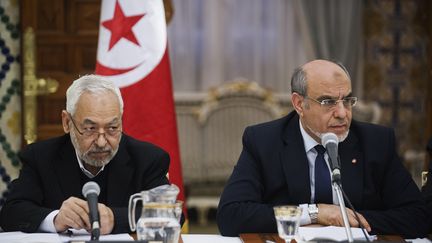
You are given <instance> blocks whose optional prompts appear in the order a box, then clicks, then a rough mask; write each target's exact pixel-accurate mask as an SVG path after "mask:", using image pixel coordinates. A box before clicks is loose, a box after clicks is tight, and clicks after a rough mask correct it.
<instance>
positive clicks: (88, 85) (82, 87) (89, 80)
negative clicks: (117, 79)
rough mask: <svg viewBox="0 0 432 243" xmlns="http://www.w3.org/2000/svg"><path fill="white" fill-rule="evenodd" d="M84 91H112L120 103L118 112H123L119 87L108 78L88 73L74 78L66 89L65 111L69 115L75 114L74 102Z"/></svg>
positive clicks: (97, 92) (98, 92)
mask: <svg viewBox="0 0 432 243" xmlns="http://www.w3.org/2000/svg"><path fill="white" fill-rule="evenodd" d="M85 92H89V93H96V94H100V93H104V92H113V93H114V94H115V95H116V96H117V98H118V101H119V104H120V113H121V114H123V99H122V96H121V93H120V89H119V88H118V87H117V86H116V85H115V84H114V83H113V82H112V81H111V80H109V79H106V78H104V77H102V76H99V75H94V74H89V75H85V76H82V77H80V78H78V79H77V80H75V81H74V82H73V83H72V85H71V86H70V87H69V88H68V89H67V91H66V111H67V112H69V113H70V114H71V115H74V114H75V111H76V104H77V102H78V100H79V98H80V97H81V95H82V94H83V93H85Z"/></svg>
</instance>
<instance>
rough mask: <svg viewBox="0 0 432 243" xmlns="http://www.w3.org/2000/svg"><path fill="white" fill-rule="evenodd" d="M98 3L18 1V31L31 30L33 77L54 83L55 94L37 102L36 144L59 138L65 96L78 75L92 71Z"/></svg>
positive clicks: (83, 0) (96, 0)
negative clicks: (34, 49) (34, 52)
mask: <svg viewBox="0 0 432 243" xmlns="http://www.w3.org/2000/svg"><path fill="white" fill-rule="evenodd" d="M100 3H101V1H100V0H22V2H21V16H22V17H21V22H22V29H25V28H26V27H28V26H31V27H33V28H34V30H35V33H36V44H37V75H38V76H40V77H52V78H55V79H57V80H58V82H59V88H58V90H57V92H56V93H54V94H51V95H48V96H43V97H39V98H38V140H43V139H46V138H49V137H53V136H57V135H60V134H63V129H62V127H61V116H60V115H61V111H62V110H63V109H64V107H65V93H66V89H67V87H68V86H69V85H70V84H71V82H72V81H73V80H74V79H76V78H77V77H78V75H79V74H88V73H92V72H93V71H94V67H95V62H96V50H97V38H98V28H99V18H100Z"/></svg>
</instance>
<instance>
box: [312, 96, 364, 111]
mask: <svg viewBox="0 0 432 243" xmlns="http://www.w3.org/2000/svg"><path fill="white" fill-rule="evenodd" d="M305 98H306V99H310V100H312V101H315V102H316V103H318V104H320V105H321V107H325V108H327V109H332V108H334V107H336V105H337V104H338V103H339V102H340V101H342V104H343V105H344V107H345V108H351V107H353V106H355V104H357V100H358V98H357V97H352V96H349V97H345V98H343V99H324V100H321V101H318V100H316V99H314V98H311V97H309V96H305Z"/></svg>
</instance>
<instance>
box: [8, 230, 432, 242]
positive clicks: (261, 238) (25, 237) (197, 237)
mask: <svg viewBox="0 0 432 243" xmlns="http://www.w3.org/2000/svg"><path fill="white" fill-rule="evenodd" d="M11 234H16V237H12V238H11V237H10V235H11ZM56 235H57V234H48V236H50V237H47V234H38V233H35V234H26V233H22V232H21V233H20V232H16V233H14V232H4V233H0V242H14V243H40V242H49V243H62V242H69V240H67V239H66V240H65V239H60V238H59V239H57V240H56V239H55V236H56ZM123 235H124V236H126V238H124V237H123V238H122V239H123V240H122V241H125V240H128V241H130V242H133V239H131V236H132V237H133V238H136V237H134V236H135V235H128V234H123ZM5 236H9V237H5ZM87 240H89V238H88V239H87V238H86V239H82V240H77V239H74V240H73V241H74V242H84V241H87ZM105 240H107V241H106V242H109V241H108V240H109V239H105ZM117 240H119V239H117ZM376 240H378V241H380V242H383V241H388V242H404V241H405V240H404V239H403V238H401V237H400V236H378V237H377V238H376ZM407 241H411V242H413V243H432V241H431V240H430V239H427V238H423V239H410V240H407ZM365 242H366V241H365ZM179 243H283V241H282V239H280V238H279V237H278V235H277V234H274V233H260V234H242V235H240V237H225V236H221V235H216V234H182V235H181V238H180V240H179Z"/></svg>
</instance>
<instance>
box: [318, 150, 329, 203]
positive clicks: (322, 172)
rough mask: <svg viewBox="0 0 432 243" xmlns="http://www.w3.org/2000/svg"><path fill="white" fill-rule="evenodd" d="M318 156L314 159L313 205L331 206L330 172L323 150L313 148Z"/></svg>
mask: <svg viewBox="0 0 432 243" xmlns="http://www.w3.org/2000/svg"><path fill="white" fill-rule="evenodd" d="M315 150H316V151H317V152H318V155H317V157H316V159H315V203H327V204H333V196H332V189H331V179H330V172H329V169H328V166H327V163H326V161H325V159H324V153H325V151H326V150H325V148H324V147H323V146H322V145H317V146H315Z"/></svg>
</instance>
